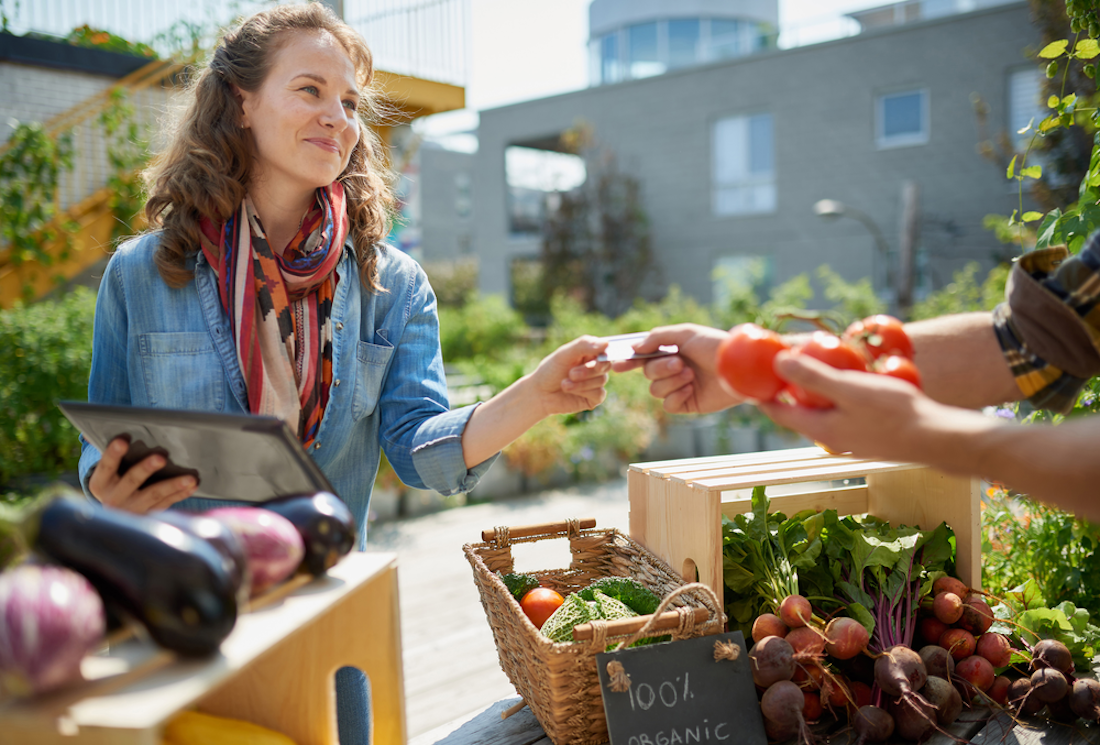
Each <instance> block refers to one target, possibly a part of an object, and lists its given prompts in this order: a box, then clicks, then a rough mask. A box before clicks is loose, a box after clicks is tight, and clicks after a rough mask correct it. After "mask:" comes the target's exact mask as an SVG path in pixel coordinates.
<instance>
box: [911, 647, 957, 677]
mask: <svg viewBox="0 0 1100 745" xmlns="http://www.w3.org/2000/svg"><path fill="white" fill-rule="evenodd" d="M917 654H919V655H920V658H921V661H922V662H923V663H924V669H925V670H926V671H927V672H928V674H929V675H935V676H936V677H937V678H944V679H946V680H950V679H951V676H952V675H954V673H955V658H954V657H952V656H951V654H950V653H949V652H948V651H947V650H946V649H944V648H943V647H941V646H938V645H936V644H929V645H927V646H924V647H921V649H920V652H918V653H917Z"/></svg>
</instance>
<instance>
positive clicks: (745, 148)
mask: <svg viewBox="0 0 1100 745" xmlns="http://www.w3.org/2000/svg"><path fill="white" fill-rule="evenodd" d="M713 157H714V213H715V214H716V215H720V216H723V215H750V214H757V213H762V212H774V211H775V209H776V185H775V142H774V138H773V135H772V115H771V114H756V115H754V116H735V117H729V118H727V119H720V120H718V121H717V122H715V123H714V137H713Z"/></svg>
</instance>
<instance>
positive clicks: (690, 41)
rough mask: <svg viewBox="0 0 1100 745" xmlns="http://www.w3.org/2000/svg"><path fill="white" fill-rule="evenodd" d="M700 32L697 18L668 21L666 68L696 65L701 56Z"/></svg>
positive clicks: (673, 68)
mask: <svg viewBox="0 0 1100 745" xmlns="http://www.w3.org/2000/svg"><path fill="white" fill-rule="evenodd" d="M701 42H702V34H701V31H700V24H699V20H698V19H682V20H676V21H669V22H668V68H669V69H670V70H675V69H676V68H678V67H689V66H691V65H696V64H698V63H699V60H700V58H701V56H702V50H701V48H700V44H701Z"/></svg>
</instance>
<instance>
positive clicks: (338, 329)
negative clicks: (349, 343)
mask: <svg viewBox="0 0 1100 745" xmlns="http://www.w3.org/2000/svg"><path fill="white" fill-rule="evenodd" d="M336 330H337V331H343V330H344V324H342V323H340V322H339V321H337V322H336Z"/></svg>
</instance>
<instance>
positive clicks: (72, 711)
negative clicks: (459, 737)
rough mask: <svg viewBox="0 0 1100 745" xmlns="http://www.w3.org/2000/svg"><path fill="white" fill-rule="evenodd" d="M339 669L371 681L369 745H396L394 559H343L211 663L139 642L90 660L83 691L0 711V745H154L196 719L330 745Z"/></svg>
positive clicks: (242, 628) (246, 624) (242, 632)
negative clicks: (180, 722)
mask: <svg viewBox="0 0 1100 745" xmlns="http://www.w3.org/2000/svg"><path fill="white" fill-rule="evenodd" d="M344 665H353V666H355V667H358V668H359V669H361V670H363V671H365V672H366V673H367V675H368V676H369V677H370V680H371V684H372V685H371V690H372V696H371V708H372V711H373V729H374V742H375V743H378V744H379V745H383V744H384V745H404V743H405V742H406V740H407V732H406V726H405V702H404V681H403V672H402V666H401V626H400V622H399V619H398V603H397V559H396V556H395V555H394V554H386V553H359V552H353V553H352V554H350V555H348V556H346V557H344V559H343V560H342V561H341V562H340V563H339V564H337V565H336V566H334V567H332V568H331V569H330V570H329V571H328V574H327V575H326V576H324V577H319V578H317V579H315V580H313V581H311V582H309V583H308V584H306V585H304V586H299V587H298V588H297V589H296V590H294V591H293V592H292V593H291V594H289V595H286V596H285V597H283V598H282V599H281V600H280V601H279V602H277V603H274V604H272V605H269V606H267V607H265V608H262V609H259V610H256V611H254V612H251V613H246V614H243V615H242V616H240V617H239V618H238V619H237V625H236V627H235V628H234V629H233V633H231V634H230V635H229V637H227V638H226V640H225V641H224V642H222V645H221V649H220V651H219V653H218V654H216V655H214V656H213V657H210V658H203V659H198V660H185V659H177V658H176V657H175V656H174V655H173V654H171V653H170V652H167V651H164V650H162V649H160V648H158V647H156V646H155V645H153V644H152V642H149V641H142V640H138V639H129V640H127V641H126V642H124V643H122V644H121V645H118V646H117V647H112V648H111V650H110V652H109V654H105V655H92V656H89V657H88V658H87V659H85V665H84V670H85V673H86V674H87V673H88V672H92V673H93V674H92V675H90V676H89V677H90V678H92V680H90V681H89V682H87V683H84V684H81V685H78V686H76V687H74V688H71V689H66V690H63V691H58V692H56V693H53V694H50V695H46V696H39V697H36V698H32V699H27V700H23V701H7V702H0V733H2V734H0V742H2V743H13V744H14V743H19V745H158V744H159V743H161V742H162V740H163V732H164V726H165V724H166V723H167V722H168V720H170V719H171V718H172V717H173V716H174V715H175V714H176V713H177V712H179V711H181V710H183V709H197V710H199V711H202V712H206V713H207V714H215V715H218V716H224V717H232V718H236V719H244V720H246V721H250V722H255V723H256V724H260V725H263V726H265V727H268V728H270V729H273V730H276V731H278V732H283V733H284V734H286V735H288V736H289V737H290V738H291V739H292V740H294V742H296V743H298V745H337V732H336V707H335V690H334V687H333V683H332V681H333V676H334V675H335V673H336V670H337V669H338V668H340V667H343V666H344ZM100 673H102V675H101V674H100Z"/></svg>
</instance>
